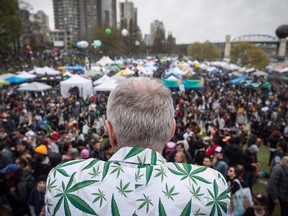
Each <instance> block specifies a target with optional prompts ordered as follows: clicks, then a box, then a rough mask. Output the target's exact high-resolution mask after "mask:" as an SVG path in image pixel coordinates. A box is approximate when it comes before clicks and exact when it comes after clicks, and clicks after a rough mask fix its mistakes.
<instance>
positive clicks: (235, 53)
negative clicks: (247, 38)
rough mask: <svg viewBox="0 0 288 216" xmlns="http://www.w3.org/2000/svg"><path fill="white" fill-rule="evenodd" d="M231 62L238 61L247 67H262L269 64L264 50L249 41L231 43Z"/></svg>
mask: <svg viewBox="0 0 288 216" xmlns="http://www.w3.org/2000/svg"><path fill="white" fill-rule="evenodd" d="M231 62H233V63H240V64H242V65H244V66H247V67H254V68H258V69H263V68H265V67H266V66H267V65H268V64H269V57H268V56H267V55H266V54H265V53H264V51H263V50H262V49H261V48H260V47H257V46H255V45H254V44H252V43H249V42H237V43H235V44H232V48H231Z"/></svg>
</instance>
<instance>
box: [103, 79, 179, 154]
mask: <svg viewBox="0 0 288 216" xmlns="http://www.w3.org/2000/svg"><path fill="white" fill-rule="evenodd" d="M107 119H108V121H109V122H110V124H111V125H112V127H113V129H114V132H115V136H116V138H117V145H118V147H123V146H138V147H140V146H142V147H150V148H152V149H156V150H157V149H162V147H163V146H164V145H165V143H166V142H167V141H169V140H168V139H169V137H170V135H171V133H172V132H173V127H174V107H173V100H172V97H171V91H170V90H169V89H167V88H166V87H165V86H164V85H163V84H162V82H161V81H160V80H156V79H152V78H148V77H140V78H129V79H126V80H124V81H123V82H122V83H120V84H119V85H118V86H117V87H116V89H115V90H113V91H112V92H111V94H110V96H109V99H108V105H107Z"/></svg>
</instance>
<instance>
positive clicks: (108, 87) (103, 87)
mask: <svg viewBox="0 0 288 216" xmlns="http://www.w3.org/2000/svg"><path fill="white" fill-rule="evenodd" d="M117 85H118V83H116V82H115V81H113V80H108V81H106V82H103V83H102V84H100V85H98V86H96V87H94V91H112V90H113V89H115V88H116V86H117Z"/></svg>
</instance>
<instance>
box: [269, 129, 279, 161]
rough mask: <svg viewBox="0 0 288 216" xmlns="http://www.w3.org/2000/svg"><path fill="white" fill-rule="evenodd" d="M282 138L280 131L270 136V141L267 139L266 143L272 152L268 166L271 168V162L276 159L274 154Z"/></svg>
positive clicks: (275, 131)
mask: <svg viewBox="0 0 288 216" xmlns="http://www.w3.org/2000/svg"><path fill="white" fill-rule="evenodd" d="M281 136H282V134H281V132H280V131H279V130H274V131H273V132H272V133H271V134H270V137H269V138H268V139H266V143H267V144H268V146H269V150H270V156H269V162H268V166H271V162H272V159H273V157H274V153H275V151H276V148H277V144H278V143H279V141H280V139H281Z"/></svg>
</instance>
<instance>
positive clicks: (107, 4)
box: [101, 0, 117, 28]
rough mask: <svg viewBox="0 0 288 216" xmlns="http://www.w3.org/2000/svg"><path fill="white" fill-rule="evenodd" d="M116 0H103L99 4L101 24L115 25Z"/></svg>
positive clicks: (114, 26)
mask: <svg viewBox="0 0 288 216" xmlns="http://www.w3.org/2000/svg"><path fill="white" fill-rule="evenodd" d="M116 7H117V4H116V0H103V1H102V4H101V18H102V19H101V26H102V27H113V28H116V27H117V26H116V25H117V17H116V15H117V12H116Z"/></svg>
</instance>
